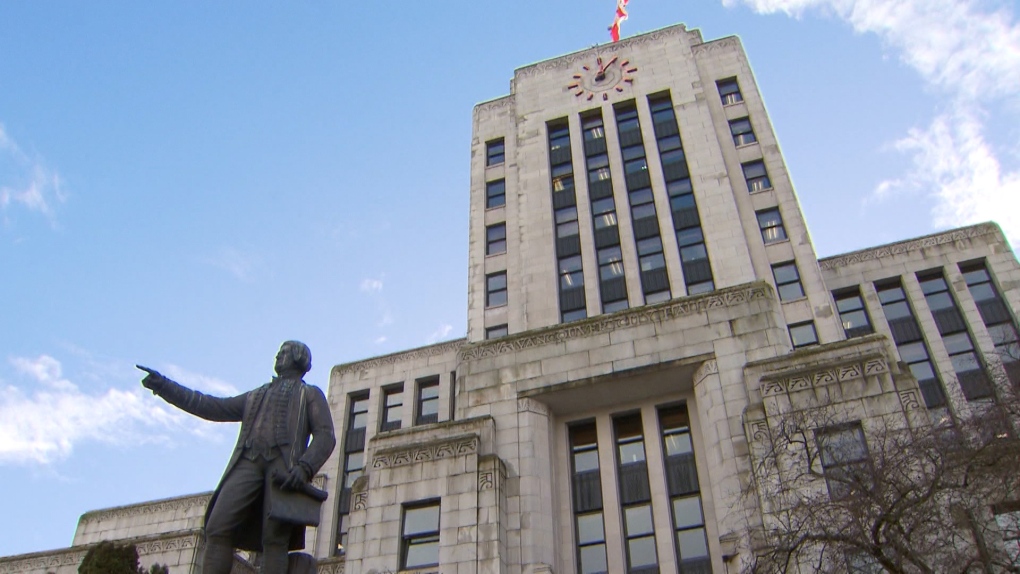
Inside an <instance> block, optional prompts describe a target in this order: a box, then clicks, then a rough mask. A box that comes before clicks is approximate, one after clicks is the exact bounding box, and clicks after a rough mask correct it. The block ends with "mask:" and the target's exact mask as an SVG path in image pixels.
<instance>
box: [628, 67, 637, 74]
mask: <svg viewBox="0 0 1020 574" xmlns="http://www.w3.org/2000/svg"><path fill="white" fill-rule="evenodd" d="M636 71H637V68H631V69H629V70H627V73H628V74H633V73H634V72H636Z"/></svg>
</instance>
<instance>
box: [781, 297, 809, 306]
mask: <svg viewBox="0 0 1020 574" xmlns="http://www.w3.org/2000/svg"><path fill="white" fill-rule="evenodd" d="M777 297H778V295H777ZM807 298H808V297H807V295H804V296H803V297H797V298H796V299H787V300H785V301H783V300H780V301H779V302H780V303H781V304H783V305H786V304H787V303H799V302H800V301H807Z"/></svg>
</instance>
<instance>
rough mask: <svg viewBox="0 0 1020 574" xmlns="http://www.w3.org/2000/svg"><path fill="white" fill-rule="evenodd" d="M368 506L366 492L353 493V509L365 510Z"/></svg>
mask: <svg viewBox="0 0 1020 574" xmlns="http://www.w3.org/2000/svg"><path fill="white" fill-rule="evenodd" d="M366 508H368V493H367V492H359V493H357V494H355V495H354V510H365V509H366Z"/></svg>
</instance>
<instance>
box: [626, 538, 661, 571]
mask: <svg viewBox="0 0 1020 574" xmlns="http://www.w3.org/2000/svg"><path fill="white" fill-rule="evenodd" d="M627 550H628V554H629V559H630V567H631V568H641V567H644V566H654V565H656V564H658V563H659V560H658V558H657V557H656V555H655V537H654V536H646V537H644V538H637V539H635V540H628V541H627Z"/></svg>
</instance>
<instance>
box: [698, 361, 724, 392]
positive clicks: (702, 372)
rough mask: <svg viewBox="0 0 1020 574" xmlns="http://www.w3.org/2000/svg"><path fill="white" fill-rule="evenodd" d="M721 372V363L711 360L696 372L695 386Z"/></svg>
mask: <svg viewBox="0 0 1020 574" xmlns="http://www.w3.org/2000/svg"><path fill="white" fill-rule="evenodd" d="M718 372H719V363H718V362H716V360H715V359H709V360H707V361H705V362H704V363H701V366H700V367H698V370H696V371H694V386H698V385H699V384H700V383H701V381H703V380H705V377H707V376H709V375H713V374H716V373H718Z"/></svg>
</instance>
